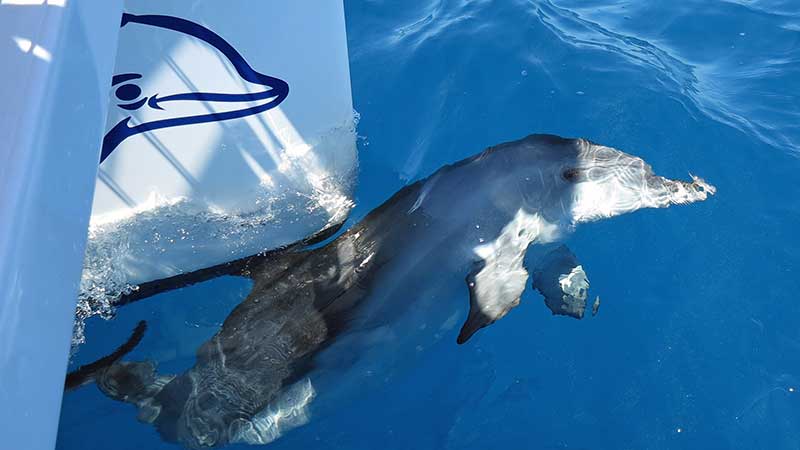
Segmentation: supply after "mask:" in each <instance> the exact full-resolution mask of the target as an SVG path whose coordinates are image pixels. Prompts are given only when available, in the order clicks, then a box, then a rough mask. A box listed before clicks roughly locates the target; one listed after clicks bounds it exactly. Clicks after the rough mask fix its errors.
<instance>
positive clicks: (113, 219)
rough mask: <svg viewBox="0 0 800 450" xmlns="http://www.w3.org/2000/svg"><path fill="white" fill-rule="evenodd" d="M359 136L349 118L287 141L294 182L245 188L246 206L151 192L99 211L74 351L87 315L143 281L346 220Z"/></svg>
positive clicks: (106, 314) (110, 311)
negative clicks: (131, 205)
mask: <svg viewBox="0 0 800 450" xmlns="http://www.w3.org/2000/svg"><path fill="white" fill-rule="evenodd" d="M355 117H356V119H357V117H358V116H357V115H355ZM354 142H355V125H354V123H353V122H351V124H349V125H348V126H342V127H337V128H334V129H333V130H332V131H330V132H329V133H327V134H326V135H324V136H322V137H320V138H319V140H318V141H316V142H314V143H313V145H309V144H305V143H302V144H301V145H299V146H296V147H288V148H285V149H284V158H283V161H284V162H283V163H284V165H285V167H284V168H283V173H284V174H285V175H286V174H288V176H290V179H291V180H292V183H290V184H289V185H287V186H278V187H276V186H274V185H271V184H268V183H262V185H261V186H260V187H259V191H258V192H256V193H255V194H253V193H247V196H248V197H251V198H252V201H251V202H250V205H249V210H247V211H231V210H223V209H221V208H218V207H215V206H214V205H209V204H208V203H206V202H204V201H203V200H202V199H197V200H196V199H191V198H185V197H180V198H171V199H166V198H163V197H160V196H159V195H157V194H155V193H153V194H151V196H150V198H149V200H148V201H147V202H145V203H143V204H142V205H140V206H139V207H137V208H135V209H130V210H127V211H124V212H122V213H113V214H110V215H109V214H107V215H103V216H100V217H93V218H92V223H91V224H90V227H89V239H88V242H87V247H86V253H85V256H84V265H83V273H82V275H81V282H80V291H79V295H78V305H77V308H76V313H75V324H74V329H73V337H72V346H73V353H74V351H75V350H76V349H77V347H78V346H79V345H80V344H82V343H83V342H85V339H86V338H85V333H84V331H85V321H86V319H88V318H90V317H93V316H100V317H102V318H104V319H110V318H112V317H114V314H115V302H116V301H117V300H118V299H119V298H120V297H121V296H123V295H126V294H130V293H132V292H134V291H136V290H137V289H138V284H140V283H143V282H147V281H151V280H154V279H159V278H166V277H169V276H173V275H178V274H180V273H185V272H188V271H192V270H197V269H201V268H204V267H209V266H212V265H214V264H219V263H221V262H225V261H231V260H235V259H238V258H242V257H245V256H249V255H253V254H256V253H259V252H262V251H266V250H270V249H274V248H278V247H281V246H284V245H287V244H290V243H293V242H296V241H299V240H301V239H303V238H305V237H307V236H310V235H312V234H314V233H316V232H317V231H319V230H322V229H324V228H327V227H330V226H332V225H334V224H338V223H341V222H343V221H344V220H345V219H346V218H347V216H348V214H349V212H350V210H351V209H352V208H353V206H354V203H353V201H352V191H353V187H354V186H353V185H354V179H355V175H356V171H357V159H356V158H355V150H354ZM346 145H349V146H350V147H349V148H348V147H345V146H346ZM320 148H323V149H325V151H318V149H320ZM351 149H352V150H351ZM332 168H333V169H332Z"/></svg>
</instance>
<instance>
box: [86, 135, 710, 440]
mask: <svg viewBox="0 0 800 450" xmlns="http://www.w3.org/2000/svg"><path fill="white" fill-rule="evenodd" d="M714 193H715V188H714V187H713V186H711V185H710V184H708V183H706V182H705V181H704V180H703V179H701V178H699V177H695V176H692V177H691V180H689V181H678V180H671V179H667V178H664V177H661V176H658V175H655V174H654V173H653V170H652V169H651V167H650V166H649V165H648V164H647V163H645V162H644V161H643V160H642V159H640V158H638V157H636V156H632V155H629V154H626V153H623V152H621V151H619V150H615V149H613V148H611V147H607V146H603V145H599V144H595V143H593V142H591V141H588V140H585V139H566V138H561V137H558V136H553V135H531V136H528V137H526V138H524V139H521V140H517V141H513V142H508V143H504V144H500V145H496V146H493V147H490V148H488V149H486V150H485V151H483V152H481V153H479V154H477V155H475V156H472V157H470V158H467V159H465V160H463V161H460V162H457V163H455V164H452V165H447V166H444V167H442V168H440V169H439V170H438V171H436V172H435V173H434V174H432V175H431V176H429V177H427V178H425V179H423V180H420V181H418V182H416V183H414V184H411V185H409V186H406V187H404V188H403V189H401V190H400V191H398V192H397V193H396V194H395V195H393V196H392V197H391V198H390V199H389V200H387V201H386V202H385V203H383V204H382V205H380V206H379V207H377V208H376V209H375V210H373V211H372V212H370V213H369V214H368V215H367V216H366V217H365V218H364V219H363V220H361V221H360V222H358V223H357V224H355V225H354V226H352V227H351V228H350V229H348V230H347V231H345V232H343V233H342V234H340V235H338V237H335V238H333V237H332V238H331V239H330V240H329V242H328V243H327V244H325V245H322V246H318V247H316V248H312V249H309V248H298V247H292V248H289V249H284V250H279V251H275V252H271V253H268V254H264V255H257V256H254V257H250V258H245V259H243V260H239V261H237V262H233V263H229V264H226V265H222V266H218V267H216V268H212V269H210V270H204V271H200V272H198V273H196V274H188V275H187V276H181V277H182V278H181V279H180V280H178V281H176V282H174V283H172V287H177V286H178V285H182V284H183V285H185V284H191V283H194V282H197V281H200V280H203V279H208V278H211V277H215V276H220V275H236V276H245V277H249V278H250V279H252V281H253V287H252V290H251V292H250V293H249V295H248V296H247V298H246V299H245V300H244V301H243V302H242V303H241V304H239V305H238V306H237V307H236V308H235V309H234V310H233V311H232V312H231V314H230V315H229V316H228V317H227V318H226V319H225V321H224V323H223V324H222V326H221V328H220V330H219V331H218V332H217V333H216V334H215V335H214V336H213V337H212V338H211V339H210V340H208V341H207V342H205V343H204V344H202V345H201V346H200V348H199V349H198V350H197V357H196V362H195V365H194V366H193V367H191V368H190V369H189V370H188V371H186V372H185V373H183V374H179V375H160V374H158V373H157V371H156V369H155V365H154V364H153V363H151V362H127V361H118V360H117V359H114V358H111V360H113V361H114V362H113V363H111V364H109V365H108V366H107V367H104V368H102V369H100V370H96V371H95V372H94V373H93V374H92V375H91V377H92V379H93V380H94V381H96V382H97V385H98V386H99V387H100V389H101V391H102V392H104V393H105V394H106V395H108V396H109V397H111V398H113V399H117V400H121V401H126V402H129V403H133V404H135V405H137V407H138V408H139V419H140V420H143V421H145V422H149V423H152V424H153V425H154V426H155V427H156V428H157V429H158V431H159V433H160V434H161V436H162V438H163V439H165V440H168V441H174V442H179V443H181V444H183V445H185V446H187V447H189V448H207V447H216V446H221V445H225V444H229V443H234V442H247V443H266V442H270V441H271V440H274V439H275V438H277V437H278V436H280V435H281V434H282V433H283V432H285V431H286V430H288V429H290V428H292V427H295V426H298V425H301V424H303V423H305V422H307V421H308V408H309V405H310V404H311V402H312V401H314V399H315V397H323V396H326V395H331V397H330V398H334V397H335V396H336V395H337V390H338V391H341V389H342V388H341V386H342V385H343V384H346V383H343V382H342V381H341V380H342V379H343V377H346V376H352V377H353V378H351V380H355V383H356V384H357V385H358V386H359V387H360V386H362V385H363V386H367V385H368V384H369V383H370V381H369V380H370V378H379V379H383V378H382V376H377V375H373V374H375V373H379V374H388V373H393V372H394V371H395V370H398V368H401V367H402V366H403V365H405V364H409V363H412V362H413V360H414V358H415V355H416V354H417V353H418V352H419V350H420V349H421V348H425V347H428V346H430V345H432V344H433V343H435V342H437V341H439V340H442V339H448V340H449V339H454V340H455V341H456V343H458V344H464V343H466V342H468V341H469V340H470V338H471V337H472V336H474V335H475V333H476V332H477V331H478V330H480V329H482V328H484V327H486V326H488V325H490V324H492V323H494V322H496V321H498V320H499V319H501V318H502V317H504V316H505V315H506V314H507V313H508V312H509V311H510V310H511V309H513V308H514V307H515V306H517V305H518V304H519V303H520V298H521V296H522V293H523V291H524V290H525V289H526V286H527V284H528V282H529V277H530V276H529V274H534V275H535V276H534V280H533V285H534V287H535V288H536V289H537V290H539V291H540V292H542V294H543V295H544V296H545V302H546V305H547V306H548V307H549V308H550V309H551V311H552V312H553V313H554V314H566V315H570V316H573V317H582V315H583V311H584V309H585V299H586V294H587V292H586V291H587V289H588V279H587V278H586V274H585V272H584V271H583V268H582V266H580V264H579V263H578V261H577V258H576V257H575V256H574V255H573V254H572V253H571V252H570V251H569V249H567V248H566V247H564V246H559V247H557V248H555V249H552V247H553V246H554V245H555V243H558V242H559V241H562V240H563V239H564V238H565V237H566V236H567V235H569V233H571V232H572V231H573V230H574V229H575V227H576V225H578V224H580V223H584V222H590V221H595V220H600V219H605V218H610V217H613V216H617V215H620V214H624V213H628V212H633V211H636V210H638V209H641V208H664V207H668V206H670V205H682V204H688V203H692V202H698V201H703V200H705V199H706V198H707V197H708V196H710V195H713V194H714ZM551 244H553V245H551ZM526 254H528V255H527V257H526ZM460 290H463V292H464V293H465V294H468V298H469V302H466V301H465V297H466V295H464V296H455V298H454V296H453V295H452V293H453V292H459V291H460ZM150 293H152V290H150ZM459 324H460V326H459ZM72 383H73V384H74V385H76V386H79V385H82V384H84V382H83V380H72ZM316 403H322V406H321V407H322V408H323V409H324V403H323V402H322V401H321V400H319V401H317V402H316ZM327 404H329V405H330V404H336V402H330V401H328V402H327ZM315 408H317V406H315ZM317 413H318V411H317V410H316V409H315V414H317Z"/></svg>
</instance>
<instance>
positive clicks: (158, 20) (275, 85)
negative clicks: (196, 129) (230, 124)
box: [100, 13, 289, 163]
mask: <svg viewBox="0 0 800 450" xmlns="http://www.w3.org/2000/svg"><path fill="white" fill-rule="evenodd" d="M129 23H139V24H142V25H149V26H154V27H159V28H164V29H167V30H173V31H177V32H180V33H184V34H187V35H189V36H193V37H196V38H198V39H201V40H203V41H205V42H207V43H208V44H210V45H211V46H213V47H214V48H216V49H217V50H219V51H220V52H221V53H222V54H223V55H225V57H226V58H227V59H228V61H230V62H231V64H232V65H233V67H234V69H235V70H236V73H238V74H239V76H240V77H242V79H244V80H246V81H249V82H251V83H254V84H260V85H262V86H267V87H269V88H270V89H267V90H264V91H262V92H256V93H243V94H221V93H215V92H187V93H183V94H175V95H168V96H165V97H161V98H159V97H158V94H156V95H153V96H152V97H150V98H149V99H148V98H142V99H140V100H137V101H134V102H133V103H127V104H119V105H117V106H119V107H120V108H122V109H125V110H128V111H133V110H136V109H139V108H141V107H142V106H144V104H145V103H147V105H148V106H149V107H151V108H154V109H162V110H163V109H164V108H163V107H162V106H161V105H162V104H163V103H167V102H174V101H186V100H195V101H213V102H243V101H247V102H254V101H262V100H266V101H265V102H264V103H262V104H260V105H257V106H253V107H249V108H243V109H237V110H233V111H225V112H220V113H209V114H199V115H195V116H188V117H176V118H172V119H162V120H154V121H152V122H147V123H142V124H139V125H136V126H129V125H128V122H129V121H130V117H126V118H125V119H122V120H121V121H120V122H119V123H117V124H116V125H114V127H113V128H112V129H111V130H110V131H109V132H108V133H106V135H105V137H104V138H103V149H102V151H101V152H100V163H102V162H103V161H105V159H106V158H108V156H109V155H110V154H111V152H113V151H114V149H116V148H117V146H119V144H120V143H122V141H124V140H125V139H127V138H129V137H131V136H133V135H136V134H139V133H144V132H146V131H151V130H158V129H161V128H170V127H178V126H182V125H191V124H196V123H207V122H220V121H223V120H231V119H238V118H240V117H247V116H250V115H253V114H258V113H260V112H264V111H267V110H269V109H272V108H274V107H276V106H278V105H279V104H281V102H283V101H284V100H285V99H286V97H287V96H288V95H289V84H287V83H286V82H285V81H283V80H281V79H278V78H275V77H271V76H268V75H264V74H263V73H259V72H256V71H255V70H254V69H253V68H252V67H250V64H248V63H247V61H245V59H244V58H243V57H242V55H241V54H239V52H237V51H236V49H234V48H233V47H232V46H231V45H230V44H228V43H227V42H226V41H225V40H224V39H222V37H220V36H219V35H218V34H216V33H214V32H213V31H211V30H209V29H208V28H206V27H204V26H202V25H199V24H196V23H194V22H191V21H188V20H186V19H181V18H178V17H172V16H161V15H139V16H137V15H134V14H127V13H125V14H123V15H122V24H121V25H120V27H124V26H125V25H127V24H129ZM141 77H142V75H141V74H138V73H126V74H119V75H115V76H114V77H113V79H112V80H111V85H112V86H117V85H119V87H117V88H116V90H115V93H114V94H115V96H116V97H117V99H119V100H121V101H125V102H128V101H133V100H136V99H137V98H139V96H140V95H141V93H142V89H141V88H140V87H139V86H138V85H136V84H134V83H135V82H132V81H133V80H137V79H139V78H141Z"/></svg>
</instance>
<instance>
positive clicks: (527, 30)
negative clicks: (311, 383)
mask: <svg viewBox="0 0 800 450" xmlns="http://www.w3.org/2000/svg"><path fill="white" fill-rule="evenodd" d="M345 8H346V18H347V28H348V44H349V50H350V64H351V77H352V85H353V97H354V98H353V100H354V105H355V109H356V110H357V111H358V113H359V114H360V117H361V120H360V122H359V125H358V133H359V136H360V139H359V158H360V163H359V165H360V173H359V180H358V188H357V194H356V198H355V202H356V207H355V209H354V211H353V213H352V215H351V218H350V219H349V220H348V223H347V225H346V226H350V225H352V224H354V223H356V222H357V221H358V220H359V219H361V218H363V217H364V216H365V215H366V214H367V213H368V212H369V211H370V210H372V209H373V208H375V207H376V206H378V205H379V204H381V203H382V202H383V201H384V200H386V199H387V198H389V197H390V196H391V195H392V194H393V193H394V192H396V191H397V190H399V189H401V188H402V187H403V186H405V185H407V184H410V183H412V182H413V181H415V180H418V179H421V178H424V177H426V176H428V175H429V174H431V173H432V172H434V171H435V170H436V169H438V168H439V167H441V166H442V165H444V164H449V163H452V162H455V161H458V160H460V159H463V158H465V157H468V156H470V155H472V154H475V153H477V152H479V151H481V150H482V149H484V148H486V147H488V146H490V145H494V144H497V143H499V142H504V141H509V140H513V139H517V138H520V137H523V136H525V135H528V134H530V133H552V134H558V135H562V136H568V137H585V138H588V139H591V140H593V141H595V142H598V143H602V144H605V145H609V146H612V147H615V148H618V149H621V150H623V151H626V152H628V153H632V154H635V155H637V156H640V157H642V158H643V159H645V160H646V161H647V162H649V163H650V164H651V165H652V166H653V168H654V169H655V171H656V173H658V174H660V175H664V176H667V177H670V178H684V179H685V178H686V177H688V175H687V172H689V171H691V172H692V173H693V174H697V175H700V176H702V177H704V178H705V179H706V180H708V181H709V182H711V183H712V184H714V185H715V186H716V187H717V190H718V191H717V194H716V196H714V197H713V198H710V199H709V200H707V201H705V202H702V203H697V204H693V205H688V206H679V207H672V208H669V209H663V210H642V211H637V212H635V213H632V214H628V215H623V216H619V217H616V218H612V219H609V220H605V221H600V222H595V223H590V224H585V225H581V226H580V227H579V228H578V229H577V231H576V233H575V234H574V235H572V236H571V237H570V238H569V239H568V240H567V244H568V245H569V247H570V248H571V249H572V251H573V252H574V253H575V254H576V255H577V257H578V259H579V260H580V262H581V263H582V265H583V267H584V268H585V269H586V272H587V274H588V276H589V279H590V280H591V291H590V292H591V295H592V298H593V296H594V295H599V296H600V297H601V298H602V306H601V308H600V311H599V314H598V315H597V316H596V317H594V318H586V319H584V320H581V321H578V320H574V319H571V318H567V317H560V316H558V317H556V316H552V315H551V314H550V312H549V310H548V309H547V308H546V307H545V306H544V304H543V302H542V299H541V297H540V296H539V295H538V294H537V293H535V292H533V291H532V290H531V289H530V287H528V289H527V290H526V292H525V293H524V294H523V297H522V302H521V305H520V306H519V307H517V308H515V309H514V310H513V311H511V312H510V313H509V314H508V316H507V317H505V318H503V319H502V320H501V321H499V322H497V323H496V324H494V325H492V326H490V327H488V328H486V329H484V330H482V331H480V332H479V333H478V334H477V335H476V336H475V337H473V339H471V340H470V341H469V342H468V343H467V344H465V345H461V346H457V345H456V344H455V334H456V332H457V330H456V331H453V336H451V338H452V339H450V338H447V339H443V340H442V341H440V342H439V343H438V344H436V345H435V346H433V347H431V348H425V349H423V350H422V351H421V352H420V355H419V357H418V358H416V359H415V360H414V361H413V364H412V363H409V364H408V366H407V367H405V368H404V370H403V371H401V372H399V373H398V374H396V376H393V377H392V378H391V379H389V380H387V381H386V382H383V383H377V385H375V386H372V387H371V389H368V390H364V392H361V393H358V395H351V396H348V397H347V398H343V399H341V401H340V402H339V403H337V404H336V405H335V408H332V409H331V408H328V409H327V410H326V412H325V414H314V408H313V403H312V408H311V417H310V421H309V423H308V424H306V425H304V426H301V427H298V428H295V429H293V430H290V431H288V432H287V433H285V435H284V436H282V437H281V438H279V439H278V440H276V441H274V442H272V443H271V444H269V446H270V447H271V448H275V449H287V450H288V449H301V448H302V449H308V448H314V449H354V450H355V449H376V448H381V449H383V450H393V449H412V448H413V449H501V448H513V449H519V448H525V449H697V448H710V449H798V448H800V427H799V426H798V424H800V326H799V325H800V302H798V300H797V293H798V290H800V274H799V273H798V266H799V264H798V262H800V257H799V256H798V252H800V238H798V237H797V233H798V230H800V202H798V198H800V182H799V181H800V176H799V175H798V174H800V3H798V2H796V1H793V0H787V1H780V0H776V1H759V0H753V1H699V0H698V1H680V2H647V3H645V2H636V1H566V0H558V1H552V2H551V1H514V0H508V1H466V0H461V1H447V0H441V1H434V0H404V1H378V0H374V1H347V2H345ZM250 287H251V283H250V282H249V281H247V280H245V279H240V278H233V277H223V278H218V279H215V280H212V281H209V282H206V283H202V284H198V285H195V286H192V287H189V288H184V289H181V290H179V291H174V292H170V293H165V294H161V295H159V296H157V297H153V298H151V299H147V300H145V301H141V302H138V303H136V304H133V305H129V306H126V307H124V308H121V309H120V311H119V312H118V315H117V317H116V318H115V319H114V320H112V321H104V320H102V319H99V318H94V319H92V320H90V321H89V322H88V323H87V329H86V337H87V342H86V344H84V345H83V347H82V348H81V349H80V351H79V352H78V354H77V355H76V356H75V358H74V360H73V362H72V364H73V366H76V367H77V366H79V365H80V364H84V363H87V362H90V361H93V360H95V359H97V358H98V357H100V356H103V355H105V354H107V353H108V352H109V351H110V350H111V349H113V348H115V347H116V346H118V345H119V344H120V343H121V342H124V341H125V339H126V338H127V337H128V335H129V333H130V331H131V330H132V329H133V327H134V326H135V324H136V323H137V322H138V321H139V320H147V321H148V330H147V332H146V333H145V336H144V338H143V340H142V342H141V343H140V345H139V346H138V347H137V348H136V349H135V350H134V351H133V352H132V353H131V354H129V355H128V356H126V358H125V359H126V360H131V361H140V360H152V361H157V362H158V368H159V371H160V372H162V373H179V372H181V371H183V370H186V369H187V368H188V367H190V366H191V365H192V364H193V363H194V352H195V351H196V349H197V347H198V346H199V345H200V344H201V343H202V342H204V341H205V340H207V339H208V338H209V337H211V336H212V335H213V334H214V333H215V332H216V330H217V329H218V328H219V326H220V324H221V323H222V321H223V320H224V319H225V317H226V316H227V314H228V313H229V312H230V311H231V310H232V309H233V307H234V306H235V305H237V304H238V303H239V302H241V301H242V299H243V298H244V297H245V296H246V295H247V292H248V291H249V289H250ZM409 295H413V290H411V289H409ZM452 295H453V296H454V297H463V301H464V302H465V303H466V302H467V301H468V296H467V292H466V289H463V290H459V291H454V292H453V293H452ZM342 382H343V383H346V382H349V383H352V381H347V380H343V381H342ZM352 390H353V391H354V392H358V389H352ZM57 448H58V449H60V450H77V449H104V450H105V449H109V450H110V449H119V450H123V449H125V450H127V449H131V450H132V449H142V448H146V449H174V448H179V445H178V444H174V443H167V442H164V441H162V440H161V438H160V437H159V435H158V433H157V432H156V431H155V430H154V429H153V427H152V426H151V425H148V424H143V423H140V422H138V421H137V420H136V410H135V408H134V407H133V406H131V405H129V404H125V403H120V402H115V401H112V400H110V399H108V398H107V397H105V396H104V395H102V394H101V393H100V392H99V391H98V390H97V389H96V388H95V387H94V386H91V385H90V386H86V387H84V388H82V389H79V390H76V391H74V392H70V393H67V394H66V395H65V398H64V403H63V407H62V416H61V424H60V429H59V438H58V445H57ZM229 448H240V449H244V448H251V447H249V446H247V445H244V444H234V445H231V446H229Z"/></svg>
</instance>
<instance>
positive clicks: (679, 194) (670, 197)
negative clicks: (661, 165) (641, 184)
mask: <svg viewBox="0 0 800 450" xmlns="http://www.w3.org/2000/svg"><path fill="white" fill-rule="evenodd" d="M689 176H690V177H691V178H692V181H682V180H670V179H669V178H664V177H660V176H655V175H654V176H650V177H648V178H647V192H648V194H649V196H650V197H651V199H652V200H653V203H654V205H655V206H656V207H664V206H669V205H685V204H687V203H694V202H701V201H703V200H705V199H707V198H708V197H709V196H711V195H714V194H715V193H716V192H717V188H715V187H714V186H712V185H711V184H709V183H708V182H707V181H706V180H704V179H702V178H700V177H698V176H695V175H692V174H691V173H690V174H689Z"/></svg>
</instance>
